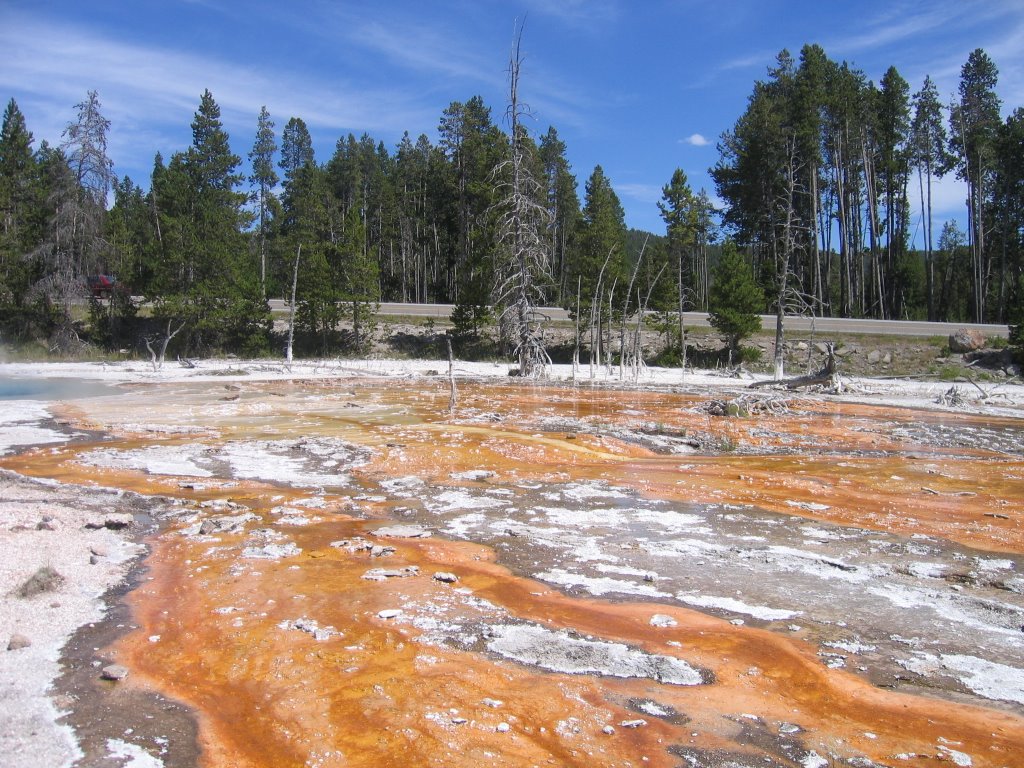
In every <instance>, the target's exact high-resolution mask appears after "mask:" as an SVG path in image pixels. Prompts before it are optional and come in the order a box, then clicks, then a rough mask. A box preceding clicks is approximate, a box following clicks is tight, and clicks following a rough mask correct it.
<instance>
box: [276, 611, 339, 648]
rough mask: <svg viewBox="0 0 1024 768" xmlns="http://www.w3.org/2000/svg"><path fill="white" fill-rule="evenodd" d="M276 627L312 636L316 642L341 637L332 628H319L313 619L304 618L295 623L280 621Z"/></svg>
mask: <svg viewBox="0 0 1024 768" xmlns="http://www.w3.org/2000/svg"><path fill="white" fill-rule="evenodd" d="M278 626H279V627H280V628H281V629H297V630H298V631H300V632H305V633H306V634H308V635H312V636H313V639H314V640H316V641H318V642H323V641H324V640H330V639H331V638H332V637H343V635H342V633H341V632H339V631H338V630H336V629H335V628H334V627H321V626H320V625H319V624H317V623H316V622H315V621H314V620H313V619H309V618H306V617H305V616H303V617H302V618H301V619H296V620H295V621H282V622H281V623H280V624H278Z"/></svg>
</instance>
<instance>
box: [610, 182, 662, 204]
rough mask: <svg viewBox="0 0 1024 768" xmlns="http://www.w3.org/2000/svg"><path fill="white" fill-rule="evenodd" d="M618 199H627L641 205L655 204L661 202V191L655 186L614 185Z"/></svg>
mask: <svg viewBox="0 0 1024 768" xmlns="http://www.w3.org/2000/svg"><path fill="white" fill-rule="evenodd" d="M613 187H614V188H615V191H616V193H618V194H619V196H620V197H628V198H630V199H631V200H637V201H639V202H641V203H656V202H658V201H659V200H661V194H662V190H661V187H659V186H658V185H657V184H614V185H613Z"/></svg>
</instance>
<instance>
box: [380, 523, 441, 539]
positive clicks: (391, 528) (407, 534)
mask: <svg viewBox="0 0 1024 768" xmlns="http://www.w3.org/2000/svg"><path fill="white" fill-rule="evenodd" d="M373 534H374V536H383V537H385V538H389V539H426V538H428V537H429V536H430V531H428V530H427V529H426V528H421V527H420V526H418V525H386V526H384V527H383V528H378V529H377V530H376V531H374V532H373Z"/></svg>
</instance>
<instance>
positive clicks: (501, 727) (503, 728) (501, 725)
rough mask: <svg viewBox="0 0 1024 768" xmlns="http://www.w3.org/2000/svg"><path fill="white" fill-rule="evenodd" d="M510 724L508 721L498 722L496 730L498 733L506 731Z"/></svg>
mask: <svg viewBox="0 0 1024 768" xmlns="http://www.w3.org/2000/svg"><path fill="white" fill-rule="evenodd" d="M510 728H511V726H510V725H509V724H508V723H498V725H497V727H495V729H494V730H496V731H497V732H498V733H508V732H509V729H510Z"/></svg>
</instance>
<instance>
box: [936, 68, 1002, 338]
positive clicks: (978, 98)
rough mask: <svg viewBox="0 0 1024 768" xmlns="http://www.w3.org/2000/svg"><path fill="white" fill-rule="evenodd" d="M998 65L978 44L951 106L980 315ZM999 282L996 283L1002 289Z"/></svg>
mask: <svg viewBox="0 0 1024 768" xmlns="http://www.w3.org/2000/svg"><path fill="white" fill-rule="evenodd" d="M998 76H999V71H998V70H997V69H996V66H995V64H994V63H993V62H992V60H991V59H990V58H989V57H988V55H987V54H986V53H985V51H983V50H982V49H981V48H977V49H975V50H974V51H972V52H971V54H970V56H968V57H967V61H966V63H965V64H964V66H963V68H962V69H961V71H960V89H959V90H960V100H959V102H956V103H954V104H953V106H952V107H951V109H950V115H949V122H950V134H949V140H950V152H951V154H952V155H953V156H954V157H955V158H956V171H957V176H959V177H960V178H961V179H963V180H964V181H965V182H967V216H968V224H969V227H968V233H969V236H970V240H969V242H970V248H971V263H972V284H973V287H974V295H973V299H974V301H973V313H972V317H973V319H974V321H975V322H979V323H980V322H984V321H985V317H986V315H985V306H986V298H987V292H988V282H987V278H988V274H989V268H988V264H987V259H988V256H989V254H988V253H987V251H986V242H985V231H986V226H985V221H984V217H985V206H986V204H987V203H988V200H989V197H990V195H991V181H992V171H993V157H992V155H993V151H994V147H995V139H996V134H997V132H998V130H999V125H1000V123H1001V120H1000V118H999V108H1000V100H999V97H998V96H996V93H995V87H996V82H997V80H998ZM1002 287H1003V286H1000V288H1001V289H1002ZM999 297H1000V299H1002V290H1000V291H999Z"/></svg>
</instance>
